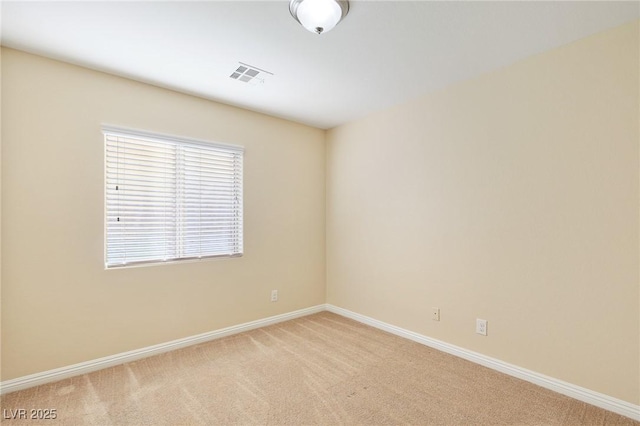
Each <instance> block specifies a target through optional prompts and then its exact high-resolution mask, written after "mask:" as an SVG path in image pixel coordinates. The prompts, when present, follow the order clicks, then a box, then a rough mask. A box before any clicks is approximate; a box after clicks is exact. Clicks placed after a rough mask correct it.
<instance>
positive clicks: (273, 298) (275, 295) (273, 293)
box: [271, 290, 278, 302]
mask: <svg viewBox="0 0 640 426" xmlns="http://www.w3.org/2000/svg"><path fill="white" fill-rule="evenodd" d="M271 301H272V302H277V301H278V290H271Z"/></svg>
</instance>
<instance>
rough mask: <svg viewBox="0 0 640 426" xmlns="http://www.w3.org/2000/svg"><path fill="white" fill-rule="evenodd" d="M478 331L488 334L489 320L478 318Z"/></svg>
mask: <svg viewBox="0 0 640 426" xmlns="http://www.w3.org/2000/svg"><path fill="white" fill-rule="evenodd" d="M476 333H478V334H482V335H483V336H486V335H487V320H483V319H480V318H476Z"/></svg>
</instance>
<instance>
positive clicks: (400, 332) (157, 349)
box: [0, 304, 640, 421]
mask: <svg viewBox="0 0 640 426" xmlns="http://www.w3.org/2000/svg"><path fill="white" fill-rule="evenodd" d="M325 310H326V311H329V312H333V313H335V314H338V315H341V316H344V317H347V318H351V319H353V320H356V321H358V322H361V323H363V324H367V325H370V326H372V327H375V328H378V329H380V330H383V331H386V332H389V333H392V334H395V335H397V336H400V337H404V338H406V339H410V340H413V341H414V342H417V343H421V344H423V345H426V346H429V347H432V348H434V349H437V350H440V351H442V352H446V353H449V354H452V355H455V356H458V357H460V358H464V359H466V360H469V361H471V362H474V363H476V364H480V365H483V366H485V367H488V368H491V369H493V370H497V371H500V372H502V373H505V374H508V375H510V376H513V377H517V378H519V379H522V380H526V381H527V382H531V383H534V384H536V385H539V386H542V387H543V388H547V389H550V390H552V391H555V392H558V393H561V394H563V395H567V396H569V397H571V398H575V399H577V400H579V401H583V402H586V403H587V404H591V405H595V406H597V407H600V408H604V409H605V410H609V411H612V412H614V413H618V414H621V415H623V416H626V417H629V418H632V419H634V420H637V421H640V406H639V405H635V404H631V403H629V402H626V401H622V400H620V399H616V398H613V397H610V396H608V395H604V394H601V393H598V392H595V391H592V390H589V389H586V388H583V387H580V386H576V385H573V384H571V383H567V382H564V381H562V380H558V379H554V378H553V377H549V376H545V375H543V374H539V373H536V372H535V371H531V370H527V369H525V368H521V367H518V366H515V365H512V364H509V363H506V362H503V361H500V360H498V359H495V358H491V357H489V356H486V355H482V354H480V353H477V352H473V351H470V350H468V349H464V348H461V347H459V346H455V345H452V344H450V343H446V342H442V341H440V340H437V339H433V338H431V337H427V336H424V335H422V334H418V333H415V332H413V331H409V330H405V329H403V328H400V327H396V326H394V325H391V324H387V323H385V322H382V321H379V320H376V319H373V318H371V317H367V316H365V315H361V314H358V313H355V312H352V311H349V310H347V309H343V308H339V307H337V306H334V305H330V304H326V305H317V306H312V307H310V308H305V309H300V310H297V311H293V312H289V313H286V314H281V315H275V316H272V317H268V318H264V319H261V320H256V321H251V322H247V323H244V324H239V325H235V326H231V327H226V328H222V329H219V330H215V331H211V332H208V333H202V334H198V335H195V336H190V337H185V338H183V339H178V340H173V341H171V342H167V343H161V344H158V345H153V346H148V347H146V348H141V349H136V350H133V351H129V352H123V353H120V354H116V355H111V356H106V357H103V358H98V359H95V360H92V361H86V362H81V363H79V364H74V365H70V366H67V367H61V368H56V369H54V370H48V371H44V372H42V373H36V374H31V375H28V376H23V377H18V378H15V379H11V380H6V381H4V382H0V395H1V394H5V393H9V392H15V391H18V390H22V389H26V388H30V387H33V386H38V385H42V384H45V383H50V382H56V381H58V380H62V379H66V378H69V377H73V376H78V375H82V374H86V373H90V372H92V371H97V370H102V369H103V368H107V367H112V366H115V365H119V364H124V363H126V362H131V361H135V360H138V359H141V358H146V357H149V356H153V355H157V354H161V353H163V352H168V351H172V350H176V349H180V348H184V347H187V346H191V345H196V344H199V343H204V342H208V341H210V340H215V339H219V338H221V337H226V336H231V335H233V334H238V333H242V332H244V331H249V330H253V329H256V328H260V327H265V326H268V325H272V324H276V323H279V322H283V321H287V320H291V319H294V318H299V317H303V316H306V315H311V314H315V313H318V312H322V311H325Z"/></svg>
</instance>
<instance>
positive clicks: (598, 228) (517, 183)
mask: <svg viewBox="0 0 640 426" xmlns="http://www.w3.org/2000/svg"><path fill="white" fill-rule="evenodd" d="M638 39H639V29H638V23H637V22H636V23H634V24H631V25H626V26H623V27H620V28H617V29H614V30H610V31H607V32H604V33H601V34H598V35H596V36H593V37H590V38H587V39H583V40H581V41H578V42H576V43H573V44H571V45H568V46H565V47H562V48H560V49H557V50H554V51H550V52H548V53H544V54H541V55H538V56H535V57H532V58H530V59H527V60H525V61H522V62H519V63H517V64H515V65H512V66H510V67H507V68H504V69H502V70H499V71H496V72H493V73H491V74H488V75H485V76H482V77H480V78H477V79H474V80H472V81H468V82H464V83H461V84H457V85H455V86H453V87H450V88H448V89H446V90H444V91H441V92H439V93H436V94H433V95H431V96H427V97H423V98H420V99H417V100H415V101H413V102H410V103H408V104H404V105H401V106H398V107H395V108H392V109H389V110H386V111H383V112H380V113H377V114H373V115H371V116H369V117H366V118H364V119H361V120H359V121H356V122H353V123H350V124H346V125H344V126H341V127H338V128H336V129H334V130H332V131H330V132H329V133H328V137H327V141H328V142H327V143H328V147H327V165H328V167H327V264H328V268H327V282H328V289H327V301H328V302H329V303H332V304H335V305H338V306H340V307H343V308H346V309H350V310H353V311H355V312H358V313H361V314H364V315H368V316H371V317H374V318H376V319H379V320H381V321H385V322H388V323H391V324H394V325H397V326H400V327H404V328H407V329H410V330H413V331H416V332H419V333H422V334H425V335H427V336H431V337H433V338H436V339H440V340H443V341H446V342H449V343H452V344H455V345H458V346H461V347H464V348H468V349H470V350H473V351H477V352H480V353H483V354H486V355H489V356H492V357H495V358H498V359H501V360H503V361H506V362H509V363H513V364H515V365H518V366H521V367H525V368H528V369H531V370H533V371H536V372H540V373H543V374H546V375H549V376H552V377H555V378H559V379H562V380H566V381H568V382H570V383H574V384H577V385H580V386H583V387H586V388H589V389H592V390H595V391H598V392H602V393H605V394H608V395H611V396H613V397H616V398H620V399H622V400H625V401H629V402H631V403H634V404H638V403H639V402H640V389H639V386H640V380H639V379H640V371H639V363H640V353H639V348H640V341H639V339H640V328H639V323H640V309H639V304H640V294H639V260H638V259H639V239H638V235H639V204H638V200H639V185H638V181H639V173H638V168H639V150H638V145H639V129H638V117H639V110H638V108H639V107H638V105H639V88H638V84H639V83H638V78H639V70H638V61H639V57H638V50H639V44H638ZM432 306H435V307H439V308H440V309H441V315H442V320H441V321H440V322H434V321H432V320H431V319H430V308H431V307H432ZM476 318H484V319H487V320H488V321H489V327H488V330H489V335H488V336H487V337H482V336H480V335H477V334H474V332H475V319H476Z"/></svg>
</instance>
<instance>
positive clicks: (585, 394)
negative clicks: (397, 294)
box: [326, 304, 640, 421]
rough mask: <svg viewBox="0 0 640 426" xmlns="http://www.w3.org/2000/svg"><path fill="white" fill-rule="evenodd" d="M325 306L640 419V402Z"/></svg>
mask: <svg viewBox="0 0 640 426" xmlns="http://www.w3.org/2000/svg"><path fill="white" fill-rule="evenodd" d="M326 309H327V311H329V312H333V313H335V314H338V315H341V316H344V317H347V318H351V319H353V320H356V321H358V322H361V323H363V324H367V325H370V326H372V327H375V328H378V329H380V330H383V331H386V332H389V333H391V334H395V335H397V336H400V337H404V338H406V339H409V340H413V341H414V342H417V343H421V344H423V345H425V346H429V347H431V348H434V349H437V350H440V351H442V352H446V353H449V354H451V355H455V356H457V357H460V358H464V359H466V360H468V361H471V362H474V363H476V364H480V365H483V366H485V367H488V368H491V369H493V370H497V371H500V372H501V373H505V374H508V375H510V376H513V377H517V378H519V379H522V380H526V381H527V382H531V383H534V384H536V385H538V386H542V387H543V388H547V389H550V390H552V391H554V392H558V393H561V394H563V395H567V396H569V397H571V398H574V399H577V400H579V401H582V402H586V403H587V404H591V405H595V406H596V407H600V408H604V409H605V410H609V411H613V412H614V413H618V414H621V415H623V416H626V417H629V418H632V419H634V420H637V421H640V405H635V404H631V403H630V402H627V401H623V400H620V399H616V398H613V397H610V396H608V395H605V394H602V393H598V392H595V391H592V390H589V389H586V388H583V387H580V386H576V385H573V384H571V383H567V382H564V381H562V380H558V379H554V378H553V377H549V376H545V375H544V374H540V373H536V372H535V371H531V370H527V369H525V368H521V367H518V366H515V365H512V364H509V363H506V362H504V361H500V360H499V359H495V358H491V357H489V356H486V355H482V354H480V353H477V352H473V351H470V350H468V349H464V348H461V347H459V346H455V345H452V344H449V343H446V342H442V341H440V340H437V339H433V338H431V337H427V336H424V335H422V334H418V333H414V332H413V331H409V330H405V329H403V328H400V327H396V326H395V325H391V324H387V323H385V322H382V321H378V320H376V319H373V318H370V317H367V316H365V315H361V314H358V313H355V312H352V311H349V310H347V309H343V308H339V307H337V306H334V305H330V304H327V305H326Z"/></svg>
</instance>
